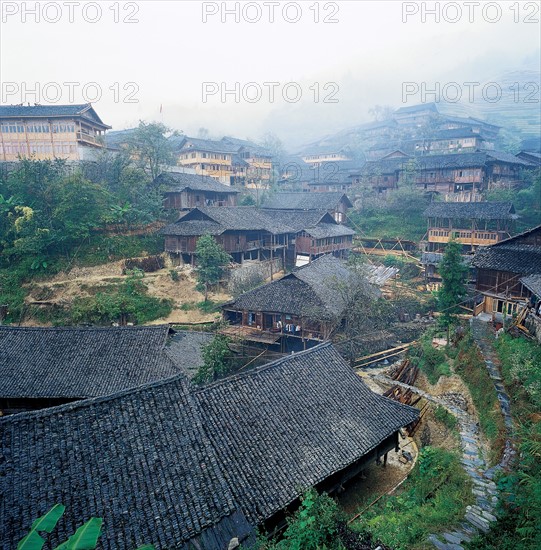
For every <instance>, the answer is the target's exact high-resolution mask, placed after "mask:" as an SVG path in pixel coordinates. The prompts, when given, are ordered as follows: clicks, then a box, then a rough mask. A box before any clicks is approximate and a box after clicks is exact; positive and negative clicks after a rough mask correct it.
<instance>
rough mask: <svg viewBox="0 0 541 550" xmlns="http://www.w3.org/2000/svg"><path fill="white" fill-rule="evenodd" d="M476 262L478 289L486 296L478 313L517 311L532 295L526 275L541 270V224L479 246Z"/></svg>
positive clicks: (500, 313)
mask: <svg viewBox="0 0 541 550" xmlns="http://www.w3.org/2000/svg"><path fill="white" fill-rule="evenodd" d="M473 266H474V267H475V268H476V270H477V281H476V289H477V290H478V291H479V292H480V293H481V294H482V296H483V301H482V302H481V304H479V306H478V307H477V308H476V313H481V312H484V313H488V314H490V315H492V316H493V317H499V318H501V317H502V316H503V315H512V314H513V313H516V312H517V311H518V309H519V306H520V304H521V303H525V302H527V301H528V300H529V298H530V296H531V295H532V291H531V290H530V288H529V287H528V286H527V285H524V284H523V282H522V279H523V278H524V277H527V276H530V275H540V274H541V225H540V226H537V227H535V228H533V229H530V230H528V231H525V232H524V233H521V234H519V235H515V236H514V237H511V238H509V239H505V240H503V241H500V242H499V243H496V244H494V245H492V246H487V247H482V248H479V250H477V252H476V253H475V256H474V258H473Z"/></svg>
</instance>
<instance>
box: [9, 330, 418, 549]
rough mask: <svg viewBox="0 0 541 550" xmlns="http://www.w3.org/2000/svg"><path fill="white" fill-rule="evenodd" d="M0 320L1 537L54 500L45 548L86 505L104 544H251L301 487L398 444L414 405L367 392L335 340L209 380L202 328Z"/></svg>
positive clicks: (323, 485) (12, 538) (336, 477)
mask: <svg viewBox="0 0 541 550" xmlns="http://www.w3.org/2000/svg"><path fill="white" fill-rule="evenodd" d="M171 332H172V331H171V330H170V329H169V327H167V326H154V327H108V328H94V327H74V328H24V327H0V409H1V411H2V413H3V415H4V416H0V453H1V456H2V460H1V462H0V473H1V476H2V499H3V506H2V521H1V522H0V539H1V540H2V542H3V545H5V546H6V548H7V547H9V548H15V547H16V546H17V544H18V542H19V541H20V540H21V539H22V538H23V537H24V536H25V535H26V534H27V533H28V530H29V528H30V526H31V525H32V524H33V522H34V520H35V519H36V518H38V517H40V516H42V515H43V514H45V513H46V512H47V511H48V510H49V509H50V508H52V507H53V506H54V505H55V504H57V503H62V504H64V505H65V506H66V512H65V514H64V515H63V517H62V519H61V520H60V521H59V523H58V525H57V527H56V529H55V530H54V532H53V533H52V534H50V535H49V536H48V539H49V541H50V544H51V547H56V545H57V544H58V543H60V542H61V541H63V540H65V539H67V538H68V536H70V535H71V534H73V533H74V532H75V530H76V529H77V528H78V527H79V526H80V525H81V524H82V523H84V522H85V521H86V520H87V519H89V518H90V517H100V518H103V534H102V536H101V538H100V548H104V549H111V550H112V549H115V550H117V549H126V550H132V549H133V548H137V547H140V546H142V545H143V544H154V545H155V547H156V548H158V549H167V548H180V549H184V550H188V549H190V548H216V549H222V550H226V549H234V548H239V547H241V546H242V548H250V547H252V544H253V543H254V542H255V538H256V533H257V531H258V530H260V529H265V530H269V531H272V530H273V529H275V528H276V527H279V526H281V525H283V524H284V518H285V514H286V513H287V512H288V511H291V510H294V509H295V507H296V506H298V504H299V499H300V497H301V496H302V493H303V491H304V490H306V489H308V488H309V487H314V486H315V487H317V488H318V489H319V490H325V491H328V492H331V493H332V492H333V491H335V490H337V489H339V488H340V487H342V486H343V485H344V484H345V483H346V482H348V481H349V480H351V479H352V478H354V477H355V476H357V475H358V474H359V473H360V472H362V471H363V470H364V469H365V468H366V467H367V466H368V464H370V463H372V462H373V461H375V460H379V459H382V458H383V459H384V460H385V459H386V455H387V453H388V452H389V451H392V450H398V448H399V444H400V441H401V436H400V435H399V432H400V430H401V429H402V428H403V427H405V426H407V425H409V424H410V423H412V422H415V421H417V419H418V417H419V411H418V410H417V409H414V408H411V407H408V406H406V405H402V404H400V403H398V402H396V401H392V400H390V399H388V398H386V397H383V396H380V395H377V394H375V393H373V392H372V391H371V390H370V389H369V388H368V387H367V386H366V385H365V384H364V382H363V381H362V380H361V378H360V377H359V376H358V375H357V374H355V372H354V371H353V370H352V369H351V368H350V367H349V365H348V364H347V363H346V362H345V361H344V359H343V358H342V357H341V355H340V354H339V353H338V352H337V351H336V350H335V349H334V348H333V346H332V345H330V344H321V345H319V346H317V347H314V348H312V349H309V350H306V351H303V352H299V353H296V354H293V355H289V356H286V357H284V358H282V359H279V360H277V361H274V362H271V363H268V364H266V365H263V366H260V367H257V368H254V369H252V370H248V371H245V372H243V373H239V374H236V375H233V376H230V377H228V378H225V379H222V380H219V381H217V382H214V383H211V384H208V385H206V386H202V387H196V386H194V385H192V383H191V382H190V379H189V372H190V371H193V369H194V367H196V366H198V365H200V364H201V361H202V360H201V345H203V344H204V343H205V342H206V341H208V338H210V336H208V335H206V334H201V333H197V332H177V333H173V334H171Z"/></svg>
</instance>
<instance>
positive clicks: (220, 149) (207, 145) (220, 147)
mask: <svg viewBox="0 0 541 550" xmlns="http://www.w3.org/2000/svg"><path fill="white" fill-rule="evenodd" d="M183 137H184V140H183V141H182V142H181V143H180V146H181V149H182V150H189V149H194V150H196V151H205V152H209V153H229V154H233V153H236V152H237V151H238V147H237V146H236V145H232V144H231V143H227V142H225V141H213V140H211V139H198V138H191V137H188V136H183Z"/></svg>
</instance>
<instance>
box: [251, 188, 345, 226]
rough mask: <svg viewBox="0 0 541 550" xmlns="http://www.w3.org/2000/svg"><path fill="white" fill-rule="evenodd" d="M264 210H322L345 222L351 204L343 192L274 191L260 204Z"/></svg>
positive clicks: (340, 221)
mask: <svg viewBox="0 0 541 550" xmlns="http://www.w3.org/2000/svg"><path fill="white" fill-rule="evenodd" d="M261 208H263V209H264V210H298V211H306V210H317V211H321V210H324V211H326V212H328V213H329V214H331V215H332V216H333V218H334V219H335V220H336V221H337V222H338V223H345V221H346V216H347V212H348V210H349V209H350V208H353V204H352V203H351V201H350V200H349V198H348V197H347V195H346V194H344V193H328V192H327V193H275V194H273V195H271V196H269V197H268V198H267V199H266V200H264V201H263V203H262V204H261Z"/></svg>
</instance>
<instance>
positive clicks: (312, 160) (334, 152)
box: [298, 144, 351, 164]
mask: <svg viewBox="0 0 541 550" xmlns="http://www.w3.org/2000/svg"><path fill="white" fill-rule="evenodd" d="M298 154H299V156H300V157H301V158H302V159H303V160H304V162H307V163H308V164H321V163H324V162H336V161H339V160H351V151H350V148H349V146H347V145H343V146H334V145H325V144H314V145H309V146H307V147H306V148H305V149H304V150H303V151H301V152H300V153H298Z"/></svg>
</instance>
